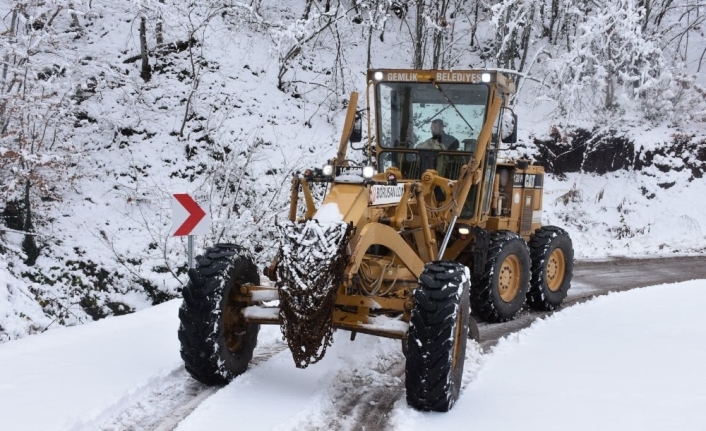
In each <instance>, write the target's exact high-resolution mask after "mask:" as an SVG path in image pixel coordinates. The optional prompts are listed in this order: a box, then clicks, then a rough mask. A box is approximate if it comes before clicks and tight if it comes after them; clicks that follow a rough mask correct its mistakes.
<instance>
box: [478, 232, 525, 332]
mask: <svg viewBox="0 0 706 431" xmlns="http://www.w3.org/2000/svg"><path fill="white" fill-rule="evenodd" d="M529 283H530V256H529V250H528V249H527V244H526V243H525V241H524V240H523V239H522V238H521V237H520V236H519V235H517V234H516V233H512V232H507V231H499V232H493V233H492V234H491V235H490V246H489V248H488V255H487V259H486V261H485V265H484V266H483V269H482V271H481V273H479V274H473V283H472V284H471V308H472V310H473V311H474V312H475V313H477V314H478V315H479V316H480V317H481V318H482V319H484V320H486V321H487V322H505V321H507V320H510V319H512V318H514V317H515V315H516V314H517V313H518V312H519V311H520V310H521V309H522V306H523V305H524V303H525V300H526V296H527V291H528V290H529Z"/></svg>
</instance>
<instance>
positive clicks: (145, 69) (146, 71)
mask: <svg viewBox="0 0 706 431" xmlns="http://www.w3.org/2000/svg"><path fill="white" fill-rule="evenodd" d="M140 54H141V55H142V71H141V72H140V76H141V77H142V79H144V80H145V82H146V81H149V80H150V78H152V68H151V67H150V63H149V58H148V57H147V20H146V19H145V17H141V18H140Z"/></svg>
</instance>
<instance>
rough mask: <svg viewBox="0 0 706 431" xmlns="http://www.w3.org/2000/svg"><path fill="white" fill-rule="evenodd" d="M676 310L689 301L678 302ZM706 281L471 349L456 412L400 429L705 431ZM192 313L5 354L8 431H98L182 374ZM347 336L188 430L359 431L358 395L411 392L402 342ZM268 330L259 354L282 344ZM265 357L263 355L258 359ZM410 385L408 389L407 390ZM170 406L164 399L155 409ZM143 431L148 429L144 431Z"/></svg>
mask: <svg viewBox="0 0 706 431" xmlns="http://www.w3.org/2000/svg"><path fill="white" fill-rule="evenodd" d="M675 298H688V301H687V300H675ZM704 302H706V281H704V280H696V281H690V282H685V283H680V284H670V285H662V286H656V287H650V288H645V289H639V290H632V291H629V292H624V293H618V294H611V295H608V296H605V297H600V298H597V299H596V300H594V301H591V302H589V303H585V304H581V305H577V306H574V307H571V308H568V309H566V310H564V311H562V312H560V313H557V314H555V315H553V316H551V317H549V318H547V319H545V320H542V321H538V322H536V323H534V324H533V325H532V326H531V327H530V328H528V329H525V330H523V331H521V332H519V333H517V334H514V335H512V336H510V337H508V338H507V339H504V340H501V342H500V344H499V345H498V346H497V347H496V348H495V349H494V350H493V351H492V352H491V353H490V354H487V355H484V356H480V355H479V354H478V352H477V346H476V345H475V344H473V343H471V344H469V348H468V352H467V362H466V370H465V374H466V375H465V376H464V381H465V382H468V383H467V385H466V387H465V388H464V390H463V392H462V393H461V397H460V399H459V401H458V402H457V404H456V405H455V406H454V408H453V410H452V411H451V412H449V413H446V414H430V413H420V412H417V411H414V410H412V409H410V408H409V407H407V405H406V402H405V401H404V397H401V398H400V400H399V401H398V402H397V403H396V405H395V408H394V409H393V411H392V412H391V421H390V426H391V427H392V428H393V429H398V430H403V429H404V430H432V429H457V428H458V429H461V428H465V427H468V426H469V424H473V427H474V428H476V429H496V430H515V429H517V430H519V429H528V427H530V428H533V427H539V426H541V427H542V428H543V429H557V430H559V429H562V430H563V429H567V428H570V429H585V430H595V429H602V430H620V431H623V430H626V429H640V430H664V429H680V430H697V429H704V427H705V426H706V419H704V417H703V415H702V414H701V413H700V410H699V408H700V407H701V406H703V405H706V373H704V372H702V371H701V368H702V365H703V364H704V363H706V345H704V343H703V342H701V340H704V339H706V315H704V313H702V312H701V308H702V306H701V304H703V303H704ZM178 306H179V301H178V300H174V301H170V302H168V303H166V304H162V305H159V306H156V307H152V308H150V309H147V310H143V311H140V312H137V313H135V314H132V315H128V316H121V317H110V318H107V319H104V320H101V321H99V322H95V323H89V324H86V325H82V326H78V327H72V328H61V329H58V330H55V331H50V332H48V333H45V334H41V335H38V336H35V337H29V338H26V339H22V340H16V341H11V342H8V343H5V344H2V345H0V406H2V407H1V408H0V416H1V417H2V425H3V429H14V430H32V431H33V430H94V429H99V428H103V426H104V425H105V423H106V422H111V421H114V420H115V419H114V417H115V415H117V414H119V413H120V412H121V411H123V410H125V409H126V408H128V407H129V406H131V405H132V404H133V403H134V399H135V398H139V395H140V394H141V393H142V392H145V391H149V390H150V388H151V387H154V386H157V385H159V384H160V382H161V381H163V380H165V379H168V378H169V376H170V375H173V374H174V373H175V372H178V371H179V370H180V368H181V367H182V363H181V359H180V358H179V351H178V350H179V347H178V340H177V339H176V327H177V325H178V318H177V308H178ZM348 335H349V334H348V333H347V332H343V331H338V332H337V333H336V334H335V342H334V345H333V346H332V347H330V348H329V350H328V352H327V355H326V357H325V358H324V360H323V361H322V362H320V363H318V364H315V365H313V366H311V367H309V368H308V369H306V370H298V369H296V368H295V366H294V363H293V362H292V360H291V356H290V353H289V351H287V350H285V351H282V352H280V353H277V354H275V355H274V356H272V357H271V358H270V359H268V360H266V361H265V362H263V363H260V364H258V365H255V366H254V367H253V368H252V369H251V370H249V371H248V372H247V373H245V374H244V375H242V376H240V377H238V378H237V379H236V380H235V381H233V382H232V383H231V384H230V385H228V386H227V387H225V388H223V389H221V390H220V391H218V392H217V393H216V394H215V395H213V396H211V397H210V398H209V399H207V400H206V401H205V402H203V403H202V404H201V405H200V406H199V407H198V408H197V409H196V410H195V412H194V413H193V414H192V415H191V416H189V417H188V418H187V419H186V420H184V421H183V422H182V423H181V424H180V426H179V428H178V429H179V430H181V431H185V430H201V429H208V430H210V431H216V430H221V429H222V430H226V429H232V427H233V425H234V424H237V425H238V427H239V428H240V429H247V430H269V429H280V430H282V429H316V428H319V429H325V428H326V427H327V426H328V425H331V426H334V428H338V429H341V428H344V429H345V428H347V427H348V426H350V425H351V424H350V423H347V422H346V421H347V418H346V417H340V418H337V419H335V422H334V423H333V424H331V423H330V421H331V417H330V416H328V415H327V412H328V411H330V410H332V409H334V408H335V407H334V406H336V405H338V404H339V403H340V400H341V399H345V398H346V397H349V398H351V399H353V400H355V399H362V400H364V402H367V403H374V402H375V400H367V399H366V398H365V397H360V398H356V397H355V396H352V397H351V394H353V395H356V394H365V393H366V392H373V391H374V388H375V387H379V386H390V385H396V384H399V381H398V380H397V379H399V378H398V377H397V375H399V370H398V369H397V368H398V367H397V365H395V364H397V363H398V362H399V361H400V360H401V358H402V356H401V352H400V346H399V342H397V341H394V340H387V339H382V338H375V337H368V336H363V335H359V336H358V339H357V340H356V341H354V342H351V341H350V340H349V339H348ZM278 338H279V328H278V327H276V326H267V327H263V329H262V331H261V332H260V345H259V347H258V349H261V348H263V347H264V348H266V346H267V345H271V344H273V343H277V342H278V341H277V340H278ZM256 356H257V350H256ZM402 378H403V377H402ZM151 402H153V403H159V400H158V399H153V400H151ZM133 429H142V428H141V427H140V426H139V424H138V425H136V426H134V427H133Z"/></svg>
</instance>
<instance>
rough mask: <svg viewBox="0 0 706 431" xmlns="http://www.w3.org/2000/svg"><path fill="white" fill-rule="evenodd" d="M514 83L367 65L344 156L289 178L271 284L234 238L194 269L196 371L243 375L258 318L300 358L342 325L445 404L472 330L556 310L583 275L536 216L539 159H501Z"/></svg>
mask: <svg viewBox="0 0 706 431" xmlns="http://www.w3.org/2000/svg"><path fill="white" fill-rule="evenodd" d="M514 91H515V85H514V82H513V80H512V79H511V78H510V77H508V76H507V75H506V74H504V73H501V72H498V71H489V70H468V71H459V70H454V71H450V70H371V71H369V72H368V74H367V91H366V99H367V108H366V109H365V110H364V111H358V109H357V102H358V94H357V93H353V94H352V96H351V99H350V102H349V106H348V113H347V116H346V123H345V126H344V131H343V133H342V137H341V141H340V145H339V150H338V153H337V155H336V157H335V158H333V159H332V160H331V161H330V162H329V163H328V164H327V165H325V166H323V167H322V168H320V169H318V168H317V169H309V170H306V171H305V172H304V173H301V174H297V175H295V176H294V177H293V179H292V189H291V203H290V211H289V217H288V220H287V221H283V222H282V221H281V222H279V223H278V232H279V237H280V247H279V252H278V254H277V257H276V259H275V260H274V261H273V262H272V264H271V265H269V266H268V267H267V268H265V271H264V272H265V275H266V276H268V277H269V278H270V279H272V280H273V281H275V287H272V286H263V285H261V283H260V277H259V274H258V270H257V268H256V266H255V265H254V263H253V260H252V258H251V257H250V255H249V254H248V253H247V251H246V250H244V249H243V248H242V247H239V246H238V245H234V244H217V245H215V246H213V247H210V248H208V249H207V250H206V251H205V252H204V253H203V255H201V256H198V257H197V259H196V260H197V265H196V267H195V268H192V269H190V270H189V278H190V281H189V283H188V285H187V286H186V287H185V288H184V290H183V296H184V301H183V304H182V307H181V308H180V310H179V318H180V320H181V325H180V328H179V339H180V341H181V355H182V358H183V359H184V361H185V364H186V369H187V370H188V371H189V373H190V374H191V375H192V376H193V377H194V378H196V379H197V380H199V381H201V382H204V383H208V384H219V383H225V382H227V381H229V380H231V379H233V378H234V377H235V376H237V375H239V374H241V373H243V372H244V371H245V370H246V369H247V366H248V363H249V361H250V360H251V359H252V355H253V350H254V348H255V345H256V343H257V334H258V331H259V328H260V325H262V324H276V325H280V327H281V330H282V334H283V336H284V338H285V340H286V341H287V343H288V344H289V347H290V350H291V352H292V356H293V358H294V362H295V364H296V365H297V366H298V367H301V368H303V367H306V366H308V365H309V364H312V363H315V362H316V361H318V360H320V359H321V358H322V357H323V355H324V354H325V351H326V347H327V346H329V345H331V343H332V342H333V339H332V333H333V331H334V330H336V329H342V330H347V331H350V332H351V339H353V338H354V337H355V335H356V334H357V333H359V332H360V333H364V334H372V335H377V336H382V337H388V338H395V339H401V340H402V341H403V342H402V346H403V350H404V352H405V358H406V371H405V385H406V396H407V402H408V403H409V404H410V405H411V406H412V407H414V408H416V409H419V410H430V411H447V410H448V409H450V408H451V407H452V406H453V404H454V402H455V400H456V399H457V398H458V395H459V390H460V385H461V376H462V372H463V363H464V357H465V348H466V340H467V338H468V337H469V336H470V337H471V338H478V329H477V326H476V324H475V320H474V317H473V316H476V317H478V318H481V319H484V320H486V321H489V322H501V321H505V320H509V319H512V318H513V317H514V316H515V315H516V314H517V313H518V312H519V311H520V310H521V309H522V307H523V306H524V305H525V304H528V305H529V306H530V307H531V308H533V309H539V310H552V309H554V308H556V307H558V306H559V305H560V304H561V302H562V301H563V299H564V298H565V297H566V294H567V290H568V289H569V287H570V282H571V277H572V273H573V247H572V243H571V239H570V238H569V236H568V235H567V233H566V232H565V231H564V230H563V229H561V228H558V227H553V226H542V223H541V222H542V188H543V179H544V170H543V168H542V167H540V166H536V165H533V164H531V163H529V162H528V161H526V160H512V159H510V158H508V157H507V156H506V155H505V151H506V150H505V148H504V143H513V142H516V140H517V117H516V115H515V114H514V113H513V112H512V110H511V109H510V108H509V107H508V100H509V97H510V96H511V95H512V94H513V93H514ZM361 113H364V114H366V115H365V116H364V117H365V120H367V139H365V140H363V139H362V129H363V127H362V123H363V115H361ZM356 144H357V145H358V146H356ZM349 146H350V149H351V150H358V151H359V152H358V153H356V154H357V156H358V157H357V160H358V161H353V160H350V159H348V158H347V157H348V153H349V151H348V150H349ZM321 188H325V193H324V198H323V200H322V201H321V202H320V203H318V205H317V202H316V200H317V199H316V198H315V196H316V195H317V193H316V190H320V189H321ZM471 313H473V316H472V315H471Z"/></svg>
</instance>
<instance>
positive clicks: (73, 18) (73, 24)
mask: <svg viewBox="0 0 706 431" xmlns="http://www.w3.org/2000/svg"><path fill="white" fill-rule="evenodd" d="M69 9H71V27H76V28H81V23H80V22H78V15H76V12H75V11H74V4H73V3H69Z"/></svg>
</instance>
